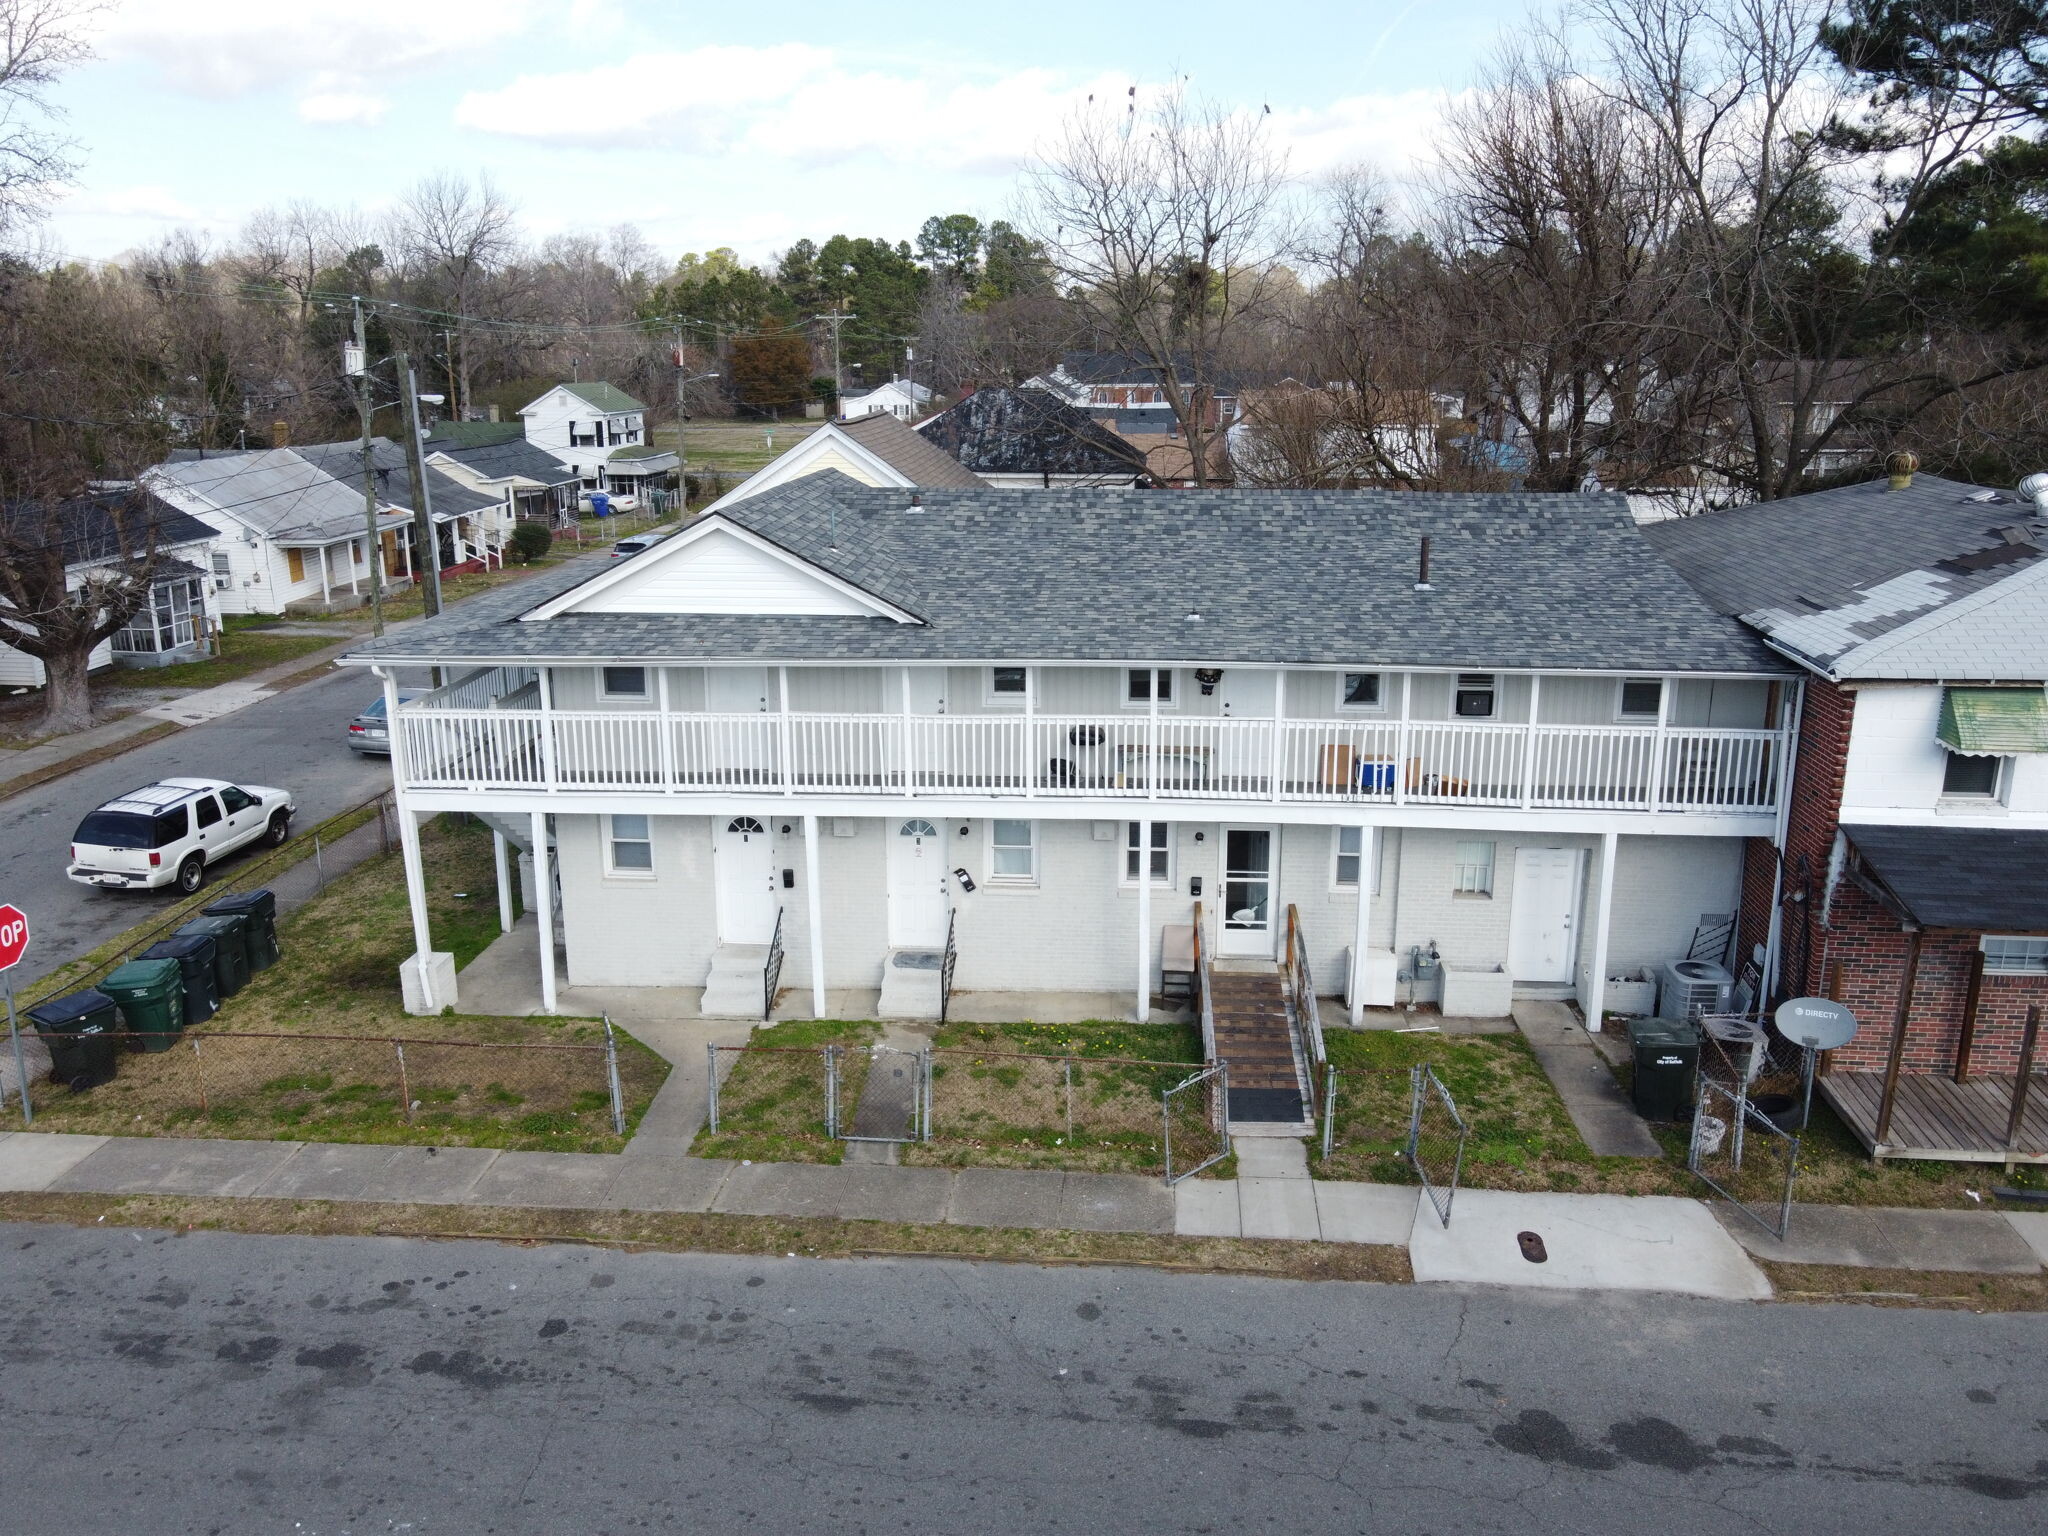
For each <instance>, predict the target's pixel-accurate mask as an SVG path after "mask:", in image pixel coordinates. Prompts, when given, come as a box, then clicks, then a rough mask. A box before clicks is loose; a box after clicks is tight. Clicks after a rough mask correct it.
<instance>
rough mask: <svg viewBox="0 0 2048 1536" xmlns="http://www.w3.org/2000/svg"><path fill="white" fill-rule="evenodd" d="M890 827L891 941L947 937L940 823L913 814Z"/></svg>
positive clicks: (928, 943)
mask: <svg viewBox="0 0 2048 1536" xmlns="http://www.w3.org/2000/svg"><path fill="white" fill-rule="evenodd" d="M885 825H887V826H888V828H889V834H890V835H889V947H890V948H891V949H942V948H944V947H945V943H946V840H945V838H944V836H943V835H942V832H941V827H940V824H939V823H937V822H931V821H925V820H923V819H922V818H920V817H913V818H912V819H910V820H909V821H892V822H888V823H885Z"/></svg>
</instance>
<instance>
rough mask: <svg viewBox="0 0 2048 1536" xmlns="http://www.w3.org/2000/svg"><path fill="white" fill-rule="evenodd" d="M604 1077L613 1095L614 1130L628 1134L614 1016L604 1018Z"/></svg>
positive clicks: (621, 1134) (616, 1132) (607, 1015)
mask: <svg viewBox="0 0 2048 1536" xmlns="http://www.w3.org/2000/svg"><path fill="white" fill-rule="evenodd" d="M604 1076H605V1084H606V1086H607V1087H609V1088H610V1089H611V1093H612V1130H613V1132H614V1133H615V1134H617V1135H620V1136H623V1135H625V1134H626V1096H625V1095H624V1094H623V1093H621V1092H620V1091H619V1044H618V1041H617V1039H615V1038H614V1037H613V1035H612V1016H611V1015H610V1014H606V1015H605V1016H604Z"/></svg>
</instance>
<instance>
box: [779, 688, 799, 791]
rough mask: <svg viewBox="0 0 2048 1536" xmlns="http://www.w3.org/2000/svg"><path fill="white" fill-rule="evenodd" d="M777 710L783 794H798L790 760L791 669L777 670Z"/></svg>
mask: <svg viewBox="0 0 2048 1536" xmlns="http://www.w3.org/2000/svg"><path fill="white" fill-rule="evenodd" d="M775 693H776V699H775V704H776V708H777V709H779V710H780V711H781V713H780V714H778V715H777V716H776V717H775V740H776V743H777V750H778V751H779V752H780V753H781V755H782V792H783V794H784V795H789V796H793V795H795V794H796V765H795V764H794V762H793V761H792V760H791V758H790V740H791V733H790V729H789V668H787V667H777V668H776V669H775Z"/></svg>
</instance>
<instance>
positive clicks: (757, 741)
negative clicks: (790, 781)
mask: <svg viewBox="0 0 2048 1536" xmlns="http://www.w3.org/2000/svg"><path fill="white" fill-rule="evenodd" d="M768 688H769V683H768V669H767V668H766V667H706V668H705V669H704V708H705V710H706V712H707V713H710V714H714V715H738V716H742V717H749V716H750V717H751V718H741V719H736V720H721V721H718V722H716V723H712V724H710V725H709V726H708V728H707V733H706V735H705V737H704V743H703V747H702V748H701V750H705V751H707V752H708V754H709V757H710V763H709V767H710V769H711V771H712V772H713V773H715V774H716V775H717V776H718V782H721V783H726V784H773V783H777V782H779V780H778V778H777V776H776V774H775V773H774V771H773V770H774V768H775V765H776V763H777V762H778V761H779V759H780V757H781V751H780V748H781V737H780V735H779V734H778V731H779V727H778V726H777V724H776V722H775V721H774V720H772V719H770V718H769V714H768V706H769V692H768ZM685 739H686V740H687V739H688V738H687V737H686V738H685Z"/></svg>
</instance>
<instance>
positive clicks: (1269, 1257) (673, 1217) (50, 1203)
mask: <svg viewBox="0 0 2048 1536" xmlns="http://www.w3.org/2000/svg"><path fill="white" fill-rule="evenodd" d="M0 1220H7V1221H44V1222H61V1223H66V1224H72V1225H81V1226H83V1225H95V1224H104V1225H107V1226H121V1227H154V1228H169V1229H171V1230H172V1231H176V1232H181V1233H182V1232H186V1231H222V1232H270V1233H283V1234H291V1235H300V1236H379V1237H451V1238H452V1237H467V1238H488V1239H494V1240H499V1241H505V1242H536V1243H595V1244H601V1245H604V1246H607V1247H621V1248H636V1249H646V1250H650V1251H662V1252H671V1253H740V1254H759V1255H762V1256H765V1257H783V1258H787V1257H791V1256H796V1257H801V1258H817V1259H844V1258H878V1257H902V1258H959V1259H988V1260H996V1261H1001V1262H1006V1263H1019V1264H1123V1265H1144V1266H1149V1267H1154V1268H1161V1269H1171V1270H1185V1271H1190V1272H1197V1273H1208V1274H1242V1275H1261V1276H1265V1277H1268V1278H1271V1279H1285V1280H1364V1281H1374V1282H1378V1283H1381V1284H1390V1285H1400V1284H1407V1283H1409V1282H1410V1281H1411V1280H1412V1279H1413V1278H1414V1277H1413V1274H1412V1273H1411V1271H1410V1270H1409V1267H1408V1255H1407V1253H1406V1252H1405V1251H1404V1250H1402V1249H1400V1248H1395V1247H1383V1246H1373V1245H1366V1244H1358V1243H1284V1242H1265V1241H1253V1240H1246V1239H1240V1238H1200V1237H1148V1236H1144V1235H1140V1234H1132V1233H1113V1232H1035V1231H1023V1230H1018V1229H1014V1228H987V1227H948V1226H914V1225H910V1224H907V1223H902V1222H883V1221H830V1220H824V1219H792V1218H785V1217H773V1216H721V1215H712V1214H689V1213H668V1212H634V1211H559V1210H524V1209H510V1208H483V1207H477V1206H434V1205H401V1204H367V1203H366V1204H353V1203H342V1202H338V1201H295V1200H220V1199H186V1198H180V1197H173V1196H158V1195H136V1196H119V1195H46V1194H0Z"/></svg>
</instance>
